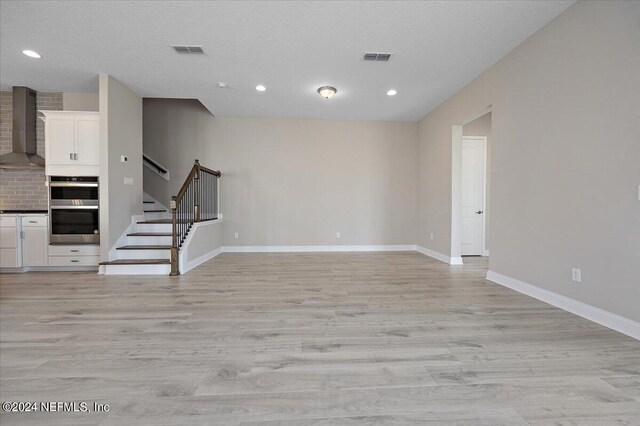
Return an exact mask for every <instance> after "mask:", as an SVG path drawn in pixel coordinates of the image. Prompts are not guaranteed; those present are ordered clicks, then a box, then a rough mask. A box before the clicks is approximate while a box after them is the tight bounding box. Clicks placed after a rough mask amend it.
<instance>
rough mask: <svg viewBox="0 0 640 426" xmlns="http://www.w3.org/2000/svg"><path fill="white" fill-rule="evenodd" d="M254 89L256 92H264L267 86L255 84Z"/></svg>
mask: <svg viewBox="0 0 640 426" xmlns="http://www.w3.org/2000/svg"><path fill="white" fill-rule="evenodd" d="M256 90H257V91H258V92H264V91H265V90H267V88H266V87H264V86H263V85H262V84H258V85H257V86H256Z"/></svg>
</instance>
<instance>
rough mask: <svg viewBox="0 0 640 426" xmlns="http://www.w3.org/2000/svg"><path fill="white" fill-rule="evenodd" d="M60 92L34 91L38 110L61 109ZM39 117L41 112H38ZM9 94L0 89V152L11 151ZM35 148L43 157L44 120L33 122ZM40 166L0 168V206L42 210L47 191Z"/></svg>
mask: <svg viewBox="0 0 640 426" xmlns="http://www.w3.org/2000/svg"><path fill="white" fill-rule="evenodd" d="M62 96H63V94H62V93H61V92H38V93H37V95H36V105H37V108H38V110H61V109H62V107H63V104H62ZM38 116H39V117H41V116H42V114H38ZM12 129H13V93H12V92H0V154H6V153H8V152H11V149H12V137H13V136H12V132H13V130H12ZM36 140H37V142H36V150H37V154H38V155H39V156H41V157H42V158H44V122H43V121H42V120H40V119H38V120H37V121H36ZM45 184H46V177H45V175H44V169H41V170H28V169H16V170H14V169H0V209H30V210H46V209H47V208H48V207H49V206H48V201H47V200H48V194H47V187H46V185H45Z"/></svg>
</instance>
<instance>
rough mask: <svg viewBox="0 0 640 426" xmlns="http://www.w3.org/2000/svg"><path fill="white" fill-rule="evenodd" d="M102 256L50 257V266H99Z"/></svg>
mask: <svg viewBox="0 0 640 426" xmlns="http://www.w3.org/2000/svg"><path fill="white" fill-rule="evenodd" d="M99 262H100V256H49V266H98V263H99Z"/></svg>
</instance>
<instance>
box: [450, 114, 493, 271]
mask: <svg viewBox="0 0 640 426" xmlns="http://www.w3.org/2000/svg"><path fill="white" fill-rule="evenodd" d="M490 112H493V111H492V106H491V105H488V106H487V107H486V108H484V109H483V110H481V111H479V112H478V113H476V114H474V115H472V116H470V117H468V118H467V119H466V120H464V121H463V124H453V125H452V126H451V253H450V254H449V256H450V257H449V259H450V261H449V264H450V265H462V264H463V263H464V262H463V261H462V207H461V204H462V196H461V193H462V137H463V136H462V133H463V127H464V126H465V125H466V124H469V123H471V122H472V121H473V120H475V119H476V118H479V117H482V116H483V115H485V114H487V113H490ZM486 146H487V145H486V144H485V195H484V204H485V206H484V208H485V210H484V211H486V208H487V203H488V201H489V200H487V194H486V182H487V173H488V172H489V171H488V168H487V164H488V163H487V155H486V154H487V152H486V151H487V149H486ZM483 220H484V239H485V240H486V215H485V217H484V219H483ZM484 244H485V243H484V241H483V246H484ZM486 253H487V254H488V250H487V251H486ZM484 254H485V252H483V255H484Z"/></svg>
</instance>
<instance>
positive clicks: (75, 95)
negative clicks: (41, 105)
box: [62, 92, 100, 111]
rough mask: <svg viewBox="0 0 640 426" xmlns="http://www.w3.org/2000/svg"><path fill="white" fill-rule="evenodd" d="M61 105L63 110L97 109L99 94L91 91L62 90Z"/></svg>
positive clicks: (98, 106)
mask: <svg viewBox="0 0 640 426" xmlns="http://www.w3.org/2000/svg"><path fill="white" fill-rule="evenodd" d="M62 105H63V107H64V110H65V111H98V109H99V108H100V102H99V95H98V93H91V92H64V93H63V94H62Z"/></svg>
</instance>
